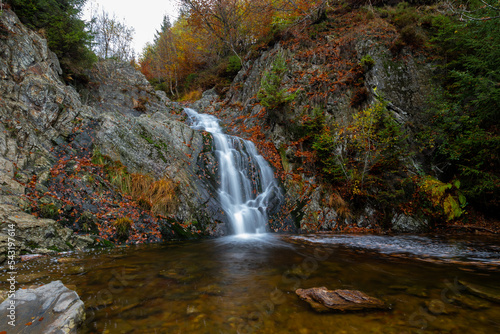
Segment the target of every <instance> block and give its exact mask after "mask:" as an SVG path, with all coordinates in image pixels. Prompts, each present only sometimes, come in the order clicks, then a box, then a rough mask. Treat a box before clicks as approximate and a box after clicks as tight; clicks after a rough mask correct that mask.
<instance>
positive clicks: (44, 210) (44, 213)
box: [40, 203, 59, 219]
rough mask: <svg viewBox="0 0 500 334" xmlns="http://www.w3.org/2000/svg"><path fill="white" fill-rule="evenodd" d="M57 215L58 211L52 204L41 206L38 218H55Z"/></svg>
mask: <svg viewBox="0 0 500 334" xmlns="http://www.w3.org/2000/svg"><path fill="white" fill-rule="evenodd" d="M58 214H59V209H58V207H57V206H56V205H55V204H53V203H49V204H42V205H40V217H42V218H49V219H52V218H55V217H56V216H57V215H58Z"/></svg>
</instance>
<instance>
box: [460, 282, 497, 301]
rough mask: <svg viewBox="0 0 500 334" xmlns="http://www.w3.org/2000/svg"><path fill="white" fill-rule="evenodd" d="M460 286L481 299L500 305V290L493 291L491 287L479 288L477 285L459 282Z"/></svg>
mask: <svg viewBox="0 0 500 334" xmlns="http://www.w3.org/2000/svg"><path fill="white" fill-rule="evenodd" d="M458 282H459V283H460V284H462V285H463V286H464V287H465V289H466V290H467V291H468V292H470V293H471V294H473V295H476V296H478V297H481V298H483V299H487V300H489V301H492V302H495V303H500V290H499V289H492V288H489V287H485V286H479V285H476V284H472V283H469V282H464V281H458Z"/></svg>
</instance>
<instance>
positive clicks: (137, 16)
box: [82, 0, 177, 57]
mask: <svg viewBox="0 0 500 334" xmlns="http://www.w3.org/2000/svg"><path fill="white" fill-rule="evenodd" d="M175 3H176V0H139V1H137V0H135V1H132V0H87V3H86V5H85V10H84V15H83V17H82V18H83V19H84V20H86V21H88V20H89V19H90V17H91V11H93V12H96V11H97V10H98V11H99V12H100V11H102V10H103V9H104V10H105V11H106V12H108V13H109V14H110V15H111V16H112V15H113V13H114V14H116V17H117V18H118V20H120V21H121V22H125V24H126V25H127V26H129V27H134V29H135V35H134V50H135V53H136V57H137V56H139V54H141V53H142V49H143V48H144V46H145V45H146V43H147V42H152V41H153V39H154V35H155V32H156V30H160V27H161V23H162V21H163V15H168V16H170V22H173V21H174V20H175V18H176V17H177V8H176V5H175Z"/></svg>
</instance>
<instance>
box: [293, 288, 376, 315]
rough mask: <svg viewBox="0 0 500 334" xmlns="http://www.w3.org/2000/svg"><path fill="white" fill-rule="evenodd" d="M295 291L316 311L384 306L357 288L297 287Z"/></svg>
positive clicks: (358, 309) (355, 309) (357, 309)
mask: <svg viewBox="0 0 500 334" xmlns="http://www.w3.org/2000/svg"><path fill="white" fill-rule="evenodd" d="M295 293H296V294H297V295H298V296H299V297H300V298H301V299H302V300H304V301H306V302H308V303H309V304H310V305H311V306H312V308H313V309H314V310H315V311H317V312H326V311H361V310H368V309H382V308H385V305H384V303H383V302H382V301H381V300H379V299H377V298H374V297H370V296H368V295H366V294H364V293H363V292H361V291H357V290H328V289H327V288H325V287H320V288H310V289H297V290H296V291H295Z"/></svg>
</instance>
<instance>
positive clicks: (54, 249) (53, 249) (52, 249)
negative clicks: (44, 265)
mask: <svg viewBox="0 0 500 334" xmlns="http://www.w3.org/2000/svg"><path fill="white" fill-rule="evenodd" d="M47 249H48V250H51V251H54V252H58V253H60V252H62V250H61V249H60V248H59V247H57V246H50V247H47Z"/></svg>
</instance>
